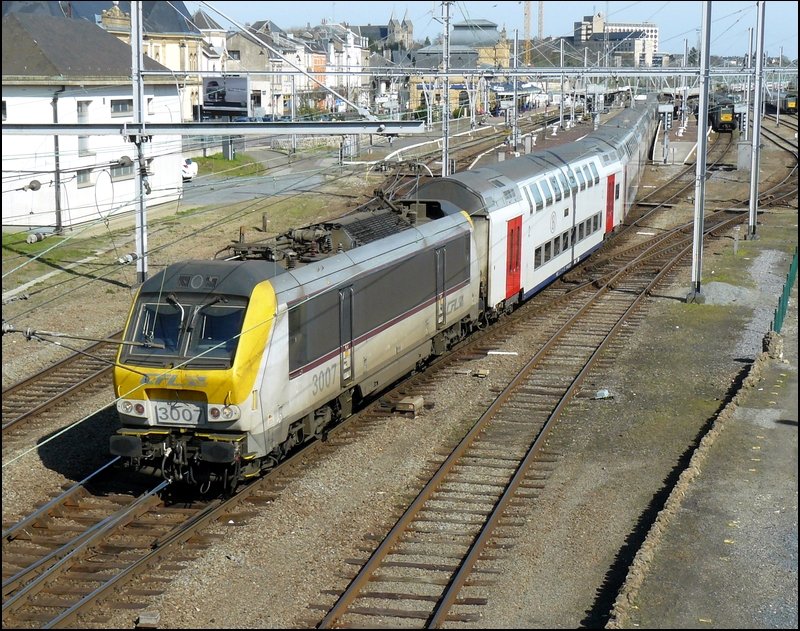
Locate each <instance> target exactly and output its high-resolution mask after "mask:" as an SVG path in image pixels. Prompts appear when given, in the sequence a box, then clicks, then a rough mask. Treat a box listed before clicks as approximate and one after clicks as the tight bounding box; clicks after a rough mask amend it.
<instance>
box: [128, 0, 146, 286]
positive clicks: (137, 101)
mask: <svg viewBox="0 0 800 631" xmlns="http://www.w3.org/2000/svg"><path fill="white" fill-rule="evenodd" d="M142 65H143V58H142V3H141V1H140V0H134V1H133V2H131V79H132V80H133V122H134V123H136V124H137V125H139V126H140V127H139V129H140V132H139V133H137V134H134V135H132V136H128V138H129V140H131V141H133V142H134V143H135V144H136V155H137V161H136V179H135V182H136V198H137V212H136V276H137V280H138V281H139V283H143V282H144V281H145V280H147V201H146V199H145V190H146V189H147V190H148V191H149V189H150V185H149V184H148V182H147V162H146V161H145V159H144V151H143V150H142V143H143V142H144V141H145V138H146V136H145V134H144V125H143V123H144V79H143V78H142Z"/></svg>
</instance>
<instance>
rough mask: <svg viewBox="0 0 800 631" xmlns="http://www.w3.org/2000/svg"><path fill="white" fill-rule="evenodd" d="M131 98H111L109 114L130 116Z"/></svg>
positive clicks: (131, 112)
mask: <svg viewBox="0 0 800 631" xmlns="http://www.w3.org/2000/svg"><path fill="white" fill-rule="evenodd" d="M132 115H133V99H111V116H132Z"/></svg>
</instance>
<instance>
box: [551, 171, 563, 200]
mask: <svg viewBox="0 0 800 631" xmlns="http://www.w3.org/2000/svg"><path fill="white" fill-rule="evenodd" d="M550 184H551V185H552V187H553V192H554V193H555V194H556V201H557V202H560V201H561V187H560V186H559V185H558V180H557V179H556V176H555V175H551V176H550Z"/></svg>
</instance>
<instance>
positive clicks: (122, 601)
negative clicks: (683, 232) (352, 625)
mask: <svg viewBox="0 0 800 631" xmlns="http://www.w3.org/2000/svg"><path fill="white" fill-rule="evenodd" d="M675 238H676V239H678V240H679V239H680V237H679V236H676V237H675ZM670 247H671V248H673V249H674V248H675V247H678V245H677V244H675V243H673V244H671V246H670ZM651 255H653V256H654V255H655V254H654V253H651ZM631 256H633V255H631ZM636 256H637V258H638V262H639V264H640V265H643V264H645V261H644V255H636ZM648 264H649V263H648ZM615 273H616V272H615V271H606V272H604V273H600V272H596V273H594V274H592V275H591V276H590V277H588V278H587V279H585V280H584V282H583V283H582V285H581V286H580V287H575V286H571V287H563V286H562V287H553V288H552V289H549V290H546V291H545V292H543V301H548V300H549V301H561V300H562V299H563V298H564V296H566V295H568V294H569V295H571V296H572V297H575V296H577V295H578V292H583V293H584V294H588V293H590V292H592V293H593V292H594V290H593V289H592V287H593V286H596V285H597V284H598V283H599V282H603V283H608V284H610V285H609V286H610V287H611V290H610V291H611V292H612V293H613V292H614V291H615V290H614V289H613V288H614V287H615V286H617V287H622V286H621V285H615V283H618V282H620V279H618V278H617V279H614V280H613V281H612V280H611V278H610V276H609V275H611V274H615ZM606 277H608V278H606ZM616 291H620V289H617V290H616ZM621 291H622V293H627V289H626V288H623V289H622V290H621ZM562 305H563V303H562ZM577 308H579V306H576V307H574V308H570V309H569V311H571V312H572V313H574V312H575V309H577ZM561 310H563V307H562V309H561ZM561 310H560V311H561ZM630 317H635V316H630ZM543 323H549V326H550V328H545V327H544V326H541V325H542V324H543ZM528 326H535V327H539V328H540V329H542V331H543V335H544V332H546V333H547V334H548V335H549V334H551V333H553V327H556V328H557V327H560V326H563V322H562V321H558V322H556V321H554V319H553V318H552V317H551V316H549V315H542V316H541V318H540V320H538V322H537V323H536V324H534V325H528ZM503 335H506V336H508V337H509V338H510V337H513V336H514V335H515V333H514V332H513V331H511V330H509V331H507V332H506V333H505V334H503ZM497 344H498V342H497V341H496V340H495V341H492V340H489V339H484V340H482V341H476V342H475V346H473V347H471V349H470V350H467V351H465V352H466V353H467V355H469V353H470V352H471V353H473V354H474V353H476V352H478V353H480V352H485V351H486V349H488V348H492V347H496V346H497ZM453 361H455V360H453ZM455 365H456V364H451V368H450V369H451V370H453V369H457V368H453V367H452V366H455ZM445 366H446V364H443V365H442V367H445ZM539 372H545V373H546V372H548V371H547V369H545V370H542V371H539ZM512 377H513V375H509V377H508V380H509V381H511V380H512ZM547 385H548V384H545V386H547ZM545 386H543V389H546V387H545ZM420 387H421V386H419V385H418V384H409V385H406V386H404V387H403V388H401V389H399V390H398V391H397V392H396V393H393V394H390V395H388V396H387V397H384V398H382V400H381V402H379V403H378V404H376V405H377V407H373V408H372V409H371V410H369V411H367V412H366V413H365V416H364V418H370V417H372V418H376V417H379V416H380V415H381V414H385V411H386V408H387V407H389V408H391V407H392V401H396V400H397V398H399V397H402V396H404V395H405V394H407V393H408V392H410V391H414V392H416V391H419V389H420ZM422 388H423V390H424V386H422ZM523 409H524V408H523ZM515 413H516V412H513V413H512V414H511V416H512V417H513V416H514V414H515ZM501 422H502V421H501ZM505 422H509V421H505ZM510 422H513V421H510ZM348 427H352V425H349V426H348ZM498 427H500V425H498ZM342 429H344V426H343V428H342ZM541 431H544V428H542V430H541ZM485 444H488V443H485ZM550 456H552V455H550ZM481 458H483V456H481ZM491 460H492V459H491V458H490V459H489V463H490V464H491ZM501 460H503V459H501ZM479 461H480V459H479ZM552 461H553V458H552V457H549V456H548V455H547V454H545V456H544V457H543V458H540V460H538V461H536V462H535V463H534V464H533V465H531V466H532V467H533V470H534V471H535V473H534V474H533V478H526V479H525V480H523V481H522V482H521V483H520V485H519V488H522V489H523V491H522V495H524V493H525V489H527V490H528V492H529V494H530V495H531V496H533V495H535V491H536V488H537V486H538V485H541V484H542V483H543V481H544V480H545V478H546V475H547V471H548V470H549V468H550V467H551V466H552ZM498 464H499V465H501V466H500V468H504V467H505V463H504V462H500V463H498ZM485 468H490V469H494V467H485ZM276 472H277V469H276ZM537 476H539V477H537ZM265 480H273V477H272V476H269V477H268V478H265ZM276 492H279V491H276V490H274V488H273V491H271V492H265V494H263V495H258V494H256V495H254V496H253V499H250V500H247V499H244V498H240V497H237V499H238V500H239V501H244V502H249V504H250V506H249V507H246V508H245V509H243V511H242V512H241V514H246V513H247V511H249V510H255V509H257V507H258V506H259V505H260V504H261V503H262V502H263V501H265V500H264V499H258V498H259V497H261V498H264V497H266V498H269V497H273V496H274V493H276ZM270 493H272V495H270ZM522 495H520V492H519V491H518V494H517V495H516V496H514V498H515V501H516V500H524V499H525V498H524V497H522ZM133 497H134V495H132V494H126V496H125V499H126V500H127V501H128V502H131V500H132V498H133ZM142 501H144V500H142ZM89 503H90V504H91V502H89ZM131 503H132V502H131ZM143 505H144V504H137V506H138V507H141V506H143ZM116 508H117V509H119V506H117V507H116ZM171 508H173V505H167V504H154V505H152V506H150V505H148V507H147V510H145V511H144V512H143V513H142V514H143V515H144V518H143V519H141V520H133V519H131V521H130V523H129V524H128V525H129V526H130V527H131V530H129V531H128V532H129V533H135V534H141V533H142V532H143V531H145V532H146V531H147V530H148V529H149V525H148V521H152V520H154V519H156V520H157V519H158V518H157V517H154V515H155V516H158V515H161V514H162V513H173V514H174V513H178V512H180V511H176V510H170V509H171ZM193 508H197V509H198V510H200V511H203V510H205V508H206V507H205V506H203V507H200V506H198V507H193ZM215 508H216V507H215ZM113 509H114V506H113V503H112V504H111V505H108V506H106V508H105V516H104V517H101V518H100V519H99V521H102V520H103V519H107V518H108V517H109V516H110V515H112V514H114V512H115V511H114V510H113ZM60 510H63V509H60ZM83 510H86V509H85V508H84V509H83ZM221 510H227V511H231V510H235V509H234V508H231V507H228V508H225V509H221ZM58 512H59V511H58V510H56V511H53V513H54V514H57V513H58ZM99 512H100V514H101V515H102V514H103V510H102V509H101V510H100V511H99ZM76 514H77V515H80V514H81V513H80V512H78V513H76ZM188 514H189V513H188V512H186V513H184V516H185V515H188ZM200 514H201V512H195V513H192V514H191V517H190V519H187V520H184V521H181V520H179V519H176V520H175V523H173V524H172V526H171V529H169V530H168V531H164V530H161V531H154V532H153V533H148V535H147V536H146V537H143V538H141V539H142V540H143V541H149V543H145V544H143V543H142V541H135V540H131V541H130V542H129V543H128V544H125V543H124V542H125V541H127V539H125V537H127V536H128V535H127V534H126V535H124V536H123V535H120V533H119V532H118V531H109V533H108V534H107V535H105V539H102V540H101V539H95V540H94V541H95V543H96V544H97V545H99V546H100V548H97V549H100V550H102V551H103V554H105V556H88V557H86V556H84V557H81V558H80V559H79V558H78V557H79V556H80V555H79V554H78V553H75V554H74V556H73V557H72V559H73V562H74V563H77V564H78V565H77V566H76V567H80V566H81V565H84V566H88V567H90V568H93V569H94V570H95V571H93V572H92V576H91V578H98V577H100V576H102V573H99V572H98V571H97V568H100V567H104V568H105V569H106V570H108V569H109V564H112V565H113V563H116V564H117V565H120V564H121V563H122V560H121V557H120V554H121V550H123V549H129V548H134V547H135V548H137V549H142V550H144V549H146V548H148V546H149V548H150V549H154V548H159V549H161V548H164V549H166V548H167V546H166V545H165V544H166V542H167V541H168V540H169V541H172V540H174V541H176V542H177V541H179V540H180V539H181V537H183V540H188V539H191V538H192V537H194V536H195V534H193V533H196V532H197V531H196V530H194V531H193V532H190V531H189V530H188V527H187V525H186V522H187V521H191V522H192V523H194V524H196V525H197V528H202V524H207V523H208V522H209V521H212V520H213V519H215V518H218V515H219V514H220V513H216V516H215V514H214V513H213V512H212V510H211V509H209V510H208V512H207V513H202V514H203V515H204V517H203V518H202V519H201V518H199V517H198V515H200ZM206 516H207V518H206ZM93 518H94V519H95V521H94V522H93V524H95V525H96V524H97V523H99V522H98V517H97V515H94V516H93ZM51 520H52V519H51V517H49V516H48V517H43V518H42V519H41V522H39V521H37V524H41V523H46V522H48V521H51ZM498 520H500V521H499V522H498V523H499V524H500V525H502V526H505V527H509V528H513V523H510V522H513V520H508V521H503V520H502V519H501V518H498ZM72 521H77V522H80V520H79V519H74V518H73V519H72ZM201 522H202V524H201ZM162 523H165V522H162ZM67 526H68V527H65V525H64V522H62V523H61V525H60V527H58V528H55V530H54V532H57V531H59V530H60V531H61V533H62V535H63V532H65V531H71V532H80V533H82V532H83V531H79V529H78V528H76V526H75V525H74V524H72V523H69V522H67ZM26 528H27V529H28V530H30V529H32V528H33V527H32V526H30V524H29V525H28V526H26ZM36 528H37V530H35V531H34V532H35V533H36V535H37V536H38V535H42V534H44V533H45V532H46V531H45V530H44V528H46V526H42V525H37V526H36ZM178 533H180V534H178ZM4 535H5V533H4ZM151 535H152V536H151ZM79 536H80V535H79ZM83 536H84V537H85V536H86V535H83ZM496 536H497V535H496ZM47 538H49V539H50V544H49V545H45V546H43V547H44V548H45V549H47V548H48V547H49V548H50V550H51V551H52V549H53V548H54V546H55V545H56V544H55V543H53V542H54V541H56V542H57V541H58V540H57V538H54V537H50V536H48V537H45V538H44V539H41V541H45V540H46V539H47ZM16 539H19V540H20V541H25V539H24V537H21V536H20V537H14V540H16ZM5 541H6V537H5V536H4V542H5ZM119 541H122V542H123V544H121V545H117V547H114V546H115V544H117V542H119ZM60 543H61V545H63V544H64V542H63V541H62V542H60ZM134 544H136V545H134ZM201 544H203V537H202V536H199V537H198V539H197V545H196V549H197V550H198V551H199V550H201V549H202V545H201ZM103 546H105V547H103ZM190 547H191V546H190ZM110 551H111V552H110ZM113 553H115V554H116V556H117V557H120V558H115V559H114V561H112V557H113V556H114V554H113ZM70 554H72V551H70ZM180 554H182V553H179V554H177V556H178V558H181V556H180ZM6 556H8V558H9V559H15V558H16V559H17V560H19V557H20V556H25V555H24V554H19V553H13V554H12V553H9V554H8V555H7V554H6V549H5V547H4V553H3V557H4V562H5V559H6ZM27 556H28V558H30V557H32V556H33V555H31V554H30V553H28V554H27ZM174 556H175V553H173V557H174ZM141 558H145V557H141ZM482 558H483V559H484V560H485V559H486V556H485V555H484V557H482ZM149 563H159V561H158V559H156V558H154V557H148V560H147V561H142V560H137V561H134V562H132V563H129V565H130V566H131V567H133V568H134V569H131V570H126V571H125V573H123V572H122V570H121V568H119V567H117V568H116V569H117V570H120V572H118V573H114V575H113V576H108V577H106V578H109V581H108V583H109V584H108V586H106V587H104V588H103V589H102V590H100V591H99V594H101V595H104V597H106V598H109V596H108V594H109V593H111V592H112V591H113V593H114V594H118V595H115V596H114V597H113V599H114V602H115V603H117V605H118V606H120V607H133V606H140V605H141V601H142V600H144V599H146V598H147V597H148V596H151V595H153V594H147V593H138V592H136V591H135V590H133V591H129V592H126V591H125V590H124V589H120V588H121V586H122V585H123V584H124V582H125V580H129V579H127V578H125V577H127V576H132V575H133V572H135V571H136V569H135V568H140V567H142V566H145V565H147V564H149ZM356 563H358V560H356ZM93 564H97V565H96V566H95V565H93ZM103 564H106V565H103ZM4 565H5V563H4ZM64 567H65V566H64V565H62V566H60V568H59V572H57V573H65V574H76V575H78V576H80V573H81V570H76V571H75V572H70V571H69V570H66V569H64ZM170 567H172V570H170ZM180 567H181V566H180V563H172V564H170V563H169V562H165V563H162V564H161V565H159V566H158V568H159V571H160V572H162V573H161V574H158V573H156V574H153V575H152V576H151V578H152V582H153V584H154V585H158V584H159V583H160V582H161V581H163V580H164V578H165V574H167V575H168V574H169V572H170V571H177V569H179V568H180ZM400 567H405V568H406V570H408V569H409V567H410V568H411V569H412V570H413V567H412V566H400ZM23 569H25V568H17V572H20V571H22V570H23ZM4 572H5V567H4ZM128 572H130V575H129V574H128ZM489 575H490V573H489ZM28 576H30V574H28ZM88 578H89V577H87V576H83V577H82V578H81V580H87V582H88ZM145 580H149V579H145ZM166 580H168V579H166ZM4 581H5V574H4ZM470 583H471V584H472V585H473V586H476V585H477V584H478V583H479V581H478V580H477V579H471V581H470ZM28 584H30V583H26V584H25V585H24V586H23V585H18V586H17V587H16V588H15V591H14V594H16V593H19V592H20V591H22V590H23V589H26V586H27V585H28ZM465 584H467V583H465ZM40 585H42V587H40V588H33V587H31V588H27V590H28V591H27V592H26V593H30V594H31V596H33V597H35V596H36V594H43V596H42V597H41V600H36V599H35V598H34V599H32V600H27V602H26V598H30V597H23V596H20V597H18V599H17V600H15V601H14V603H13V604H10V605H9V610H8V611H9V621H16V622H18V623H19V624H21V625H22V626H25V625H34V626H35V625H46V626H60V625H62V624H67V623H68V618H69V619H71V620H74V619H75V616H78V615H80V612H81V611H83V610H86V609H91V608H92V607H93V599H88V598H87V597H88V596H89V594H91V593H93V592H95V591H98V590H99V585H98V582H97V581H91V582H88V585H89V586H90V587H91V590H90V591H89V592H88V593H87V592H85V591H83V592H80V593H79V592H77V591H76V590H78V585H77V584H70V583H63V582H58V581H56V580H55V579H54V578H51V579H49V580H47V581H42V583H40ZM140 591H141V590H140ZM151 591H153V592H155V591H157V588H155V587H154V588H153V590H151ZM385 593H386V594H389V593H390V592H388V591H387V592H385ZM14 594H12V593H11V592H9V596H10V597H14ZM66 594H72V595H73V596H75V594H83V595H81V596H80V598H71V600H70V602H71V604H69V606H64V605H65V604H66V603H65V602H64V601H65V600H67V599H66V598H64V596H65V595H66ZM5 595H6V591H5V584H4V597H5ZM48 599H49V600H48ZM467 599H471V600H467ZM428 600H429V601H430V598H428ZM59 602H60V604H56V603H59ZM78 602H81V603H82V604H81V605H80V607H78V608H75V609H73V607H75V606H76V605H77V604H78ZM387 602H389V601H387ZM392 602H393V601H392ZM455 602H456V604H457V605H458V606H460V607H463V608H465V609H467V610H468V609H469V608H470V607H476V606H479V605H480V599H479V598H473V597H469V596H467V597H464V598H462V599H461V600H460V601H459V600H456V601H455ZM48 603H49V604H48ZM48 608H49V609H51V610H52V611H51V612H50V613H48V614H47V615H52V617H51V618H48V619H47V620H46V621H45V620H44V617H45V614H43V613H42V609H45V610H47V609H48ZM386 608H387V609H391V607H389V606H388V605H387V607H386ZM26 612H28V613H26ZM66 612H69V613H68V614H67V616H66V617H62V616H64V614H65V613H66ZM356 615H358V614H356ZM444 615H446V616H450V615H455V616H462V617H461V618H460V619H463V620H467V619H472V617H474V615H475V612H474V611H463V612H461V613H456V614H450V613H446V614H444ZM370 618H371V620H372V622H374V618H372V616H370ZM20 620H21V622H20ZM5 621H6V606H5V604H4V626H8V625H5ZM26 621H27V622H26ZM9 624H11V622H10V623H9Z"/></svg>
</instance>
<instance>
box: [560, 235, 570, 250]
mask: <svg viewBox="0 0 800 631" xmlns="http://www.w3.org/2000/svg"><path fill="white" fill-rule="evenodd" d="M568 249H569V231H567V232H565V233H564V234H562V235H561V250H562V252H566V251H567V250H568Z"/></svg>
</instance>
